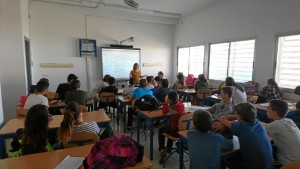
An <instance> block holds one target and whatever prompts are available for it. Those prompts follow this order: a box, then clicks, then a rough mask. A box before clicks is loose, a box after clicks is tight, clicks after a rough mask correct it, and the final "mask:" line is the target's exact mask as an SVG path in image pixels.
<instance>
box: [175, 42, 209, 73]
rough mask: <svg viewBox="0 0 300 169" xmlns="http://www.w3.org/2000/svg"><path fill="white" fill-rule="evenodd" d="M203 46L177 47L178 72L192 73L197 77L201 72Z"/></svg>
mask: <svg viewBox="0 0 300 169" xmlns="http://www.w3.org/2000/svg"><path fill="white" fill-rule="evenodd" d="M203 63H204V46H194V47H187V48H179V49H178V72H182V73H183V75H185V76H187V75H188V74H193V75H194V76H195V77H197V76H198V75H199V74H202V73H203Z"/></svg>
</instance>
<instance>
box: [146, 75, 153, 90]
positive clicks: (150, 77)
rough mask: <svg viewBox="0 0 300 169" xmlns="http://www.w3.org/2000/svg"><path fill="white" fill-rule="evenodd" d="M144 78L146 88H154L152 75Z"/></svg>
mask: <svg viewBox="0 0 300 169" xmlns="http://www.w3.org/2000/svg"><path fill="white" fill-rule="evenodd" d="M146 80H147V87H146V89H148V90H152V89H153V88H154V86H153V84H152V81H153V76H147V77H146Z"/></svg>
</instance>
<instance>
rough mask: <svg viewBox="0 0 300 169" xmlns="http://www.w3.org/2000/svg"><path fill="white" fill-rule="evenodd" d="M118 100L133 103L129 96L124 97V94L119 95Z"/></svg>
mask: <svg viewBox="0 0 300 169" xmlns="http://www.w3.org/2000/svg"><path fill="white" fill-rule="evenodd" d="M118 100H120V101H121V102H123V103H131V101H130V100H129V98H128V97H124V96H118Z"/></svg>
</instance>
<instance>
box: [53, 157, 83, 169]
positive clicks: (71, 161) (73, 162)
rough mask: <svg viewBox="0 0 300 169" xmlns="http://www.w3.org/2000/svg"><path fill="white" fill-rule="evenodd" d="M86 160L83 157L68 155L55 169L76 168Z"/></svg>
mask: <svg viewBox="0 0 300 169" xmlns="http://www.w3.org/2000/svg"><path fill="white" fill-rule="evenodd" d="M83 160H84V158H83V157H71V156H69V155H68V156H66V157H65V158H64V159H63V160H62V161H61V162H60V163H59V164H58V165H57V166H56V167H55V169H76V168H79V167H80V166H81V164H82V161H83Z"/></svg>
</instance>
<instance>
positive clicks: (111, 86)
mask: <svg viewBox="0 0 300 169" xmlns="http://www.w3.org/2000/svg"><path fill="white" fill-rule="evenodd" d="M115 81H116V80H115V78H114V77H109V78H108V80H107V82H108V85H109V86H107V87H105V88H103V89H102V90H101V92H100V94H99V97H100V95H101V93H104V92H106V93H113V94H115V95H117V94H118V88H116V86H115ZM109 106H111V107H115V108H116V107H117V102H116V101H113V102H111V103H109ZM104 107H106V104H105V103H103V102H101V100H100V102H99V108H104Z"/></svg>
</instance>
